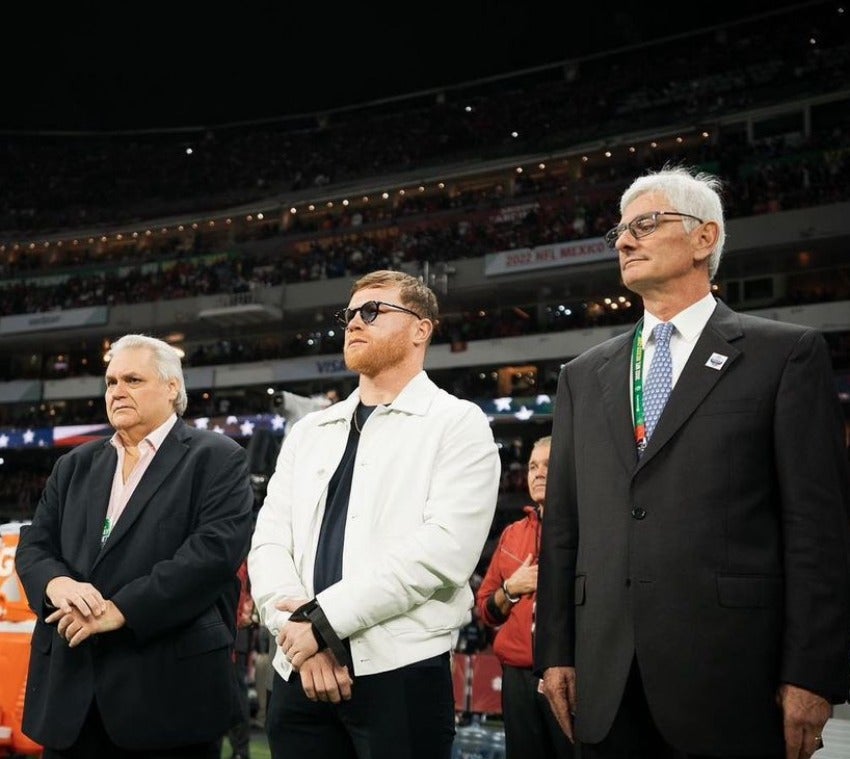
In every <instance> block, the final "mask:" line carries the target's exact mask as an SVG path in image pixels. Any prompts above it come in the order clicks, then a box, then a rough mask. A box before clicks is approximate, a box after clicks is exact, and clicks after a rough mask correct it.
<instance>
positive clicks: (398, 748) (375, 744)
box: [266, 653, 455, 759]
mask: <svg viewBox="0 0 850 759" xmlns="http://www.w3.org/2000/svg"><path fill="white" fill-rule="evenodd" d="M266 730H267V732H268V737H269V749H270V751H271V755H272V759H292V758H293V757H309V759H450V758H451V753H452V743H453V741H454V734H455V722H454V693H453V690H452V677H451V669H450V663H449V654H448V653H445V654H442V655H440V656H439V657H435V658H434V659H428V660H427V661H426V662H419V663H417V664H412V665H409V666H406V667H400V668H398V669H394V670H391V671H389V672H381V673H380V674H377V675H360V676H357V677H355V679H354V685H353V686H352V689H351V699H350V700H349V701H343V702H341V703H339V704H330V703H326V702H323V701H310V700H309V699H308V698H307V697H306V696H305V695H304V690H303V688H302V687H301V678H300V677H299V676H298V673H296V672H294V673H293V674H292V676H291V677H290V678H289V680H284V679H283V678H282V677H281V676H280V675H278V674H275V677H274V682H273V685H272V693H271V699H270V700H269V704H268V709H267V713H266Z"/></svg>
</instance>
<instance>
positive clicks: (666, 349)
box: [643, 322, 675, 441]
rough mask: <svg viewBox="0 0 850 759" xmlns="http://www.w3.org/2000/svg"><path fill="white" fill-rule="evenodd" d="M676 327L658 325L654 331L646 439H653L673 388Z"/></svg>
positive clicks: (647, 386)
mask: <svg viewBox="0 0 850 759" xmlns="http://www.w3.org/2000/svg"><path fill="white" fill-rule="evenodd" d="M674 329H675V327H674V326H673V323H672V322H662V323H661V324H656V325H655V327H653V329H652V337H653V339H654V341H655V353H654V354H653V355H652V363H651V364H650V366H649V374H648V375H647V377H646V384H645V385H644V389H643V409H644V416H645V424H646V439H647V441H648V440H649V439H650V438H651V437H652V433H653V432H654V431H655V425H656V424H658V419H659V418H660V417H661V412H662V411H663V410H664V404H665V403H667V398H669V397H670V390H671V389H672V388H673V358H672V357H671V355H670V336H671V335H672V334H673V330H674Z"/></svg>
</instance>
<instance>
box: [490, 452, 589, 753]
mask: <svg viewBox="0 0 850 759" xmlns="http://www.w3.org/2000/svg"><path fill="white" fill-rule="evenodd" d="M550 442H551V438H550V437H549V436H546V437H542V438H540V439H538V440H537V441H535V443H534V445H533V446H532V449H531V456H530V458H529V461H528V492H529V494H530V495H531V500H532V501H533V502H534V505H533V506H526V507H525V509H524V512H525V516H524V518H523V519H520V520H518V521H516V522H514V523H513V524H510V525H508V526H507V527H506V528H505V529H504V531H503V532H502V535H501V536H500V538H499V543H498V545H497V546H496V549H495V551H494V552H493V558H492V559H491V560H490V565H489V566H488V568H487V573H486V574H485V575H484V579H483V580H482V582H481V585H480V586H479V588H478V592H477V594H476V606H477V608H478V614H479V616H480V618H481V619H482V620H483V621H484V623H485V624H486V625H490V626H491V627H495V628H497V632H496V637H495V639H494V641H493V652H494V653H495V654H496V657H497V658H498V659H499V661H500V662H501V664H502V718H503V720H504V724H505V757H506V759H550V758H552V757H555V759H573V757H575V756H577V753H576V752H575V749H574V747H573V745H572V744H571V743H570V741H569V739H568V738H567V737H566V735H565V734H564V732H563V731H562V730H561V729H560V727H559V726H558V723H557V721H556V720H555V717H554V715H553V714H552V710H551V708H550V707H549V704H548V702H547V701H546V698H545V697H544V696H543V694H542V693H541V692H540V689H539V684H540V679H539V678H538V677H537V676H536V675H535V674H534V673H533V671H532V645H531V641H532V635H533V633H534V603H535V594H536V591H537V556H538V552H539V550H540V527H541V524H542V519H543V502H544V499H545V496H546V474H547V471H548V469H549V444H550Z"/></svg>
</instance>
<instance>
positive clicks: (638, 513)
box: [632, 506, 646, 519]
mask: <svg viewBox="0 0 850 759" xmlns="http://www.w3.org/2000/svg"><path fill="white" fill-rule="evenodd" d="M645 516H646V509H642V508H641V507H640V506H635V507H634V508H633V509H632V518H633V519H643V518H644V517H645Z"/></svg>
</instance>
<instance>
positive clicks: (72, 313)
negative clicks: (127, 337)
mask: <svg viewBox="0 0 850 759" xmlns="http://www.w3.org/2000/svg"><path fill="white" fill-rule="evenodd" d="M108 321H109V307H108V306H91V307H89V308H69V309H67V310H62V309H59V310H58V311H44V312H41V313H38V314H15V315H14V316H0V335H16V334H20V333H22V332H39V331H40V330H46V329H49V330H54V329H70V328H71V327H91V326H97V327H101V326H103V325H104V324H106V323H107V322H108Z"/></svg>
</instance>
